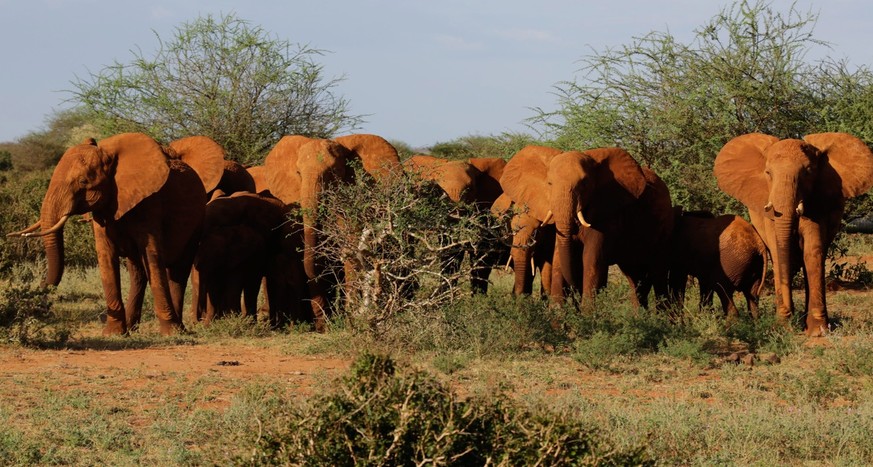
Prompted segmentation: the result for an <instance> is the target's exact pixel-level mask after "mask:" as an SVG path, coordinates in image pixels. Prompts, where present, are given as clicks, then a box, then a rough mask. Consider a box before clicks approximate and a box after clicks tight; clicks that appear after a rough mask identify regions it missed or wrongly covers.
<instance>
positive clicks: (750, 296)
mask: <svg viewBox="0 0 873 467" xmlns="http://www.w3.org/2000/svg"><path fill="white" fill-rule="evenodd" d="M753 290H758V286H757V285H752V289H751V290H743V296H744V297H746V307H747V308H748V309H749V314H751V315H752V319H753V320H755V321H757V320H758V297H757V295H755V293H754V292H753Z"/></svg>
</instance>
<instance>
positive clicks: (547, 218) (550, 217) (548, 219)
mask: <svg viewBox="0 0 873 467" xmlns="http://www.w3.org/2000/svg"><path fill="white" fill-rule="evenodd" d="M550 220H552V211H549V212H547V213H546V217H545V219H543V225H546V224H548V223H549V221H550Z"/></svg>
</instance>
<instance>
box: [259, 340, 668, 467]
mask: <svg viewBox="0 0 873 467" xmlns="http://www.w3.org/2000/svg"><path fill="white" fill-rule="evenodd" d="M250 463H252V464H258V465H261V464H266V465H278V464H283V465H284V464H290V465H300V464H307V465H337V466H340V465H422V464H425V463H431V464H434V465H440V464H442V465H640V464H643V465H648V464H651V462H650V461H649V460H648V459H647V458H646V456H645V454H644V452H643V451H642V449H634V450H631V451H628V452H620V451H617V450H613V449H610V448H609V447H608V446H606V445H605V444H604V443H603V442H602V441H601V440H600V439H599V437H598V436H596V433H593V432H592V431H590V430H589V429H587V428H585V427H584V426H583V425H582V424H581V423H580V422H579V421H577V420H573V419H571V418H570V417H567V416H564V415H562V414H552V413H530V412H527V411H524V410H520V409H518V408H516V407H514V406H513V405H512V404H511V403H509V402H508V401H507V399H505V398H504V397H502V396H500V395H498V396H496V397H494V398H493V399H490V400H481V399H469V400H463V399H461V398H459V397H458V396H456V395H455V394H454V393H452V391H450V390H449V388H447V387H446V386H445V385H443V384H441V383H439V382H438V381H436V380H435V379H433V378H432V377H430V376H428V375H426V374H424V373H421V372H410V373H408V374H402V373H398V372H397V371H396V370H395V365H394V362H393V361H392V360H391V359H389V358H386V357H382V356H374V355H371V354H364V355H362V356H361V357H359V358H358V359H357V360H356V361H355V363H354V364H353V366H352V372H351V375H349V376H347V377H345V378H344V379H342V380H341V382H340V386H339V389H338V390H337V391H336V392H335V393H333V394H328V395H324V396H320V397H315V398H313V399H312V400H311V401H310V403H309V404H308V405H307V406H306V407H305V408H303V409H299V410H297V411H295V412H292V413H291V415H290V416H289V418H288V420H287V423H283V424H282V425H281V428H280V429H277V430H275V431H274V432H272V433H268V434H267V435H265V436H264V437H262V438H261V439H260V440H259V445H258V447H257V449H256V451H255V453H254V455H253V457H252V458H251V459H250Z"/></svg>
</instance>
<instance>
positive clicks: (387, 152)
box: [334, 134, 403, 180]
mask: <svg viewBox="0 0 873 467" xmlns="http://www.w3.org/2000/svg"><path fill="white" fill-rule="evenodd" d="M334 141H336V142H337V143H339V144H341V145H342V146H344V147H345V148H346V149H348V150H349V151H351V152H352V153H354V154H355V155H356V156H357V157H358V158H359V159H360V160H361V163H362V165H363V166H364V170H365V171H366V172H367V173H368V174H370V175H372V176H373V178H375V179H376V180H385V179H386V178H387V177H389V176H390V175H391V174H399V173H400V172H401V171H402V170H403V169H402V167H401V165H400V156H398V155H397V149H395V148H394V146H392V145H391V143H389V142H388V141H387V140H386V139H385V138H383V137H381V136H377V135H368V134H356V135H346V136H340V137H338V138H334Z"/></svg>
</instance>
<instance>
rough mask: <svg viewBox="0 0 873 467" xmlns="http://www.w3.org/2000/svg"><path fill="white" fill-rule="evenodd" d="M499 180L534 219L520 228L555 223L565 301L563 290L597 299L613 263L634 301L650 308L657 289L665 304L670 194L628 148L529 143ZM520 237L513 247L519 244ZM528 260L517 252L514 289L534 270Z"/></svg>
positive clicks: (554, 279) (558, 290)
mask: <svg viewBox="0 0 873 467" xmlns="http://www.w3.org/2000/svg"><path fill="white" fill-rule="evenodd" d="M500 185H501V186H502V187H503V190H504V192H505V193H506V194H507V195H508V196H509V197H510V198H511V199H512V201H513V202H514V203H515V204H516V205H517V206H518V207H519V208H520V209H521V210H522V211H523V212H526V213H527V214H528V215H529V216H530V217H529V219H530V222H529V223H528V224H525V225H523V226H519V227H521V228H520V229H519V232H533V231H535V230H536V229H537V228H539V227H540V226H541V225H542V224H550V223H553V224H554V226H555V247H554V252H553V258H552V264H551V281H550V289H551V290H550V295H551V296H552V298H554V299H555V300H558V301H560V300H562V299H563V296H564V294H565V287H566V288H569V289H570V290H577V291H579V292H581V294H582V298H583V299H584V300H586V301H593V299H594V295H595V292H596V290H598V289H600V288H602V287H605V286H606V279H607V272H608V267H609V265H611V264H617V265H618V266H619V268H620V269H621V270H622V272H623V273H624V275H625V277H626V278H627V279H628V281H629V282H630V284H631V288H632V290H633V292H634V293H633V294H632V296H631V299H632V301H633V303H634V304H635V305H636V306H643V307H647V306H648V294H649V291H650V290H651V289H652V287H654V289H655V294H656V297H657V298H658V300H659V302H660V303H663V302H666V300H667V298H668V297H667V260H668V255H669V241H670V235H671V233H672V230H673V208H672V202H671V199H670V192H669V190H668V189H667V186H666V184H664V182H663V181H662V180H661V179H660V178H659V177H658V176H657V175H656V174H655V173H654V172H653V171H651V170H650V169H648V168H643V167H641V166H640V165H639V164H638V163H637V161H636V160H634V158H633V157H631V155H630V154H628V153H627V152H626V151H624V150H623V149H621V148H598V149H589V150H586V151H584V152H583V151H568V152H562V151H560V150H558V149H554V148H549V147H545V146H527V147H525V148H522V149H521V150H520V151H519V152H517V153H516V154H515V155H513V157H512V158H511V159H510V160H509V162H508V163H507V164H506V168H505V169H504V171H503V176H502V177H501V179H500ZM531 224H532V225H531ZM516 237H519V234H516ZM517 240H518V238H516V239H515V240H513V244H514V245H519V247H520V246H521V245H522V244H521V243H520V242H519V241H517ZM519 247H514V249H517V248H519ZM529 258H530V256H529V255H526V257H525V258H524V260H523V261H516V258H515V254H514V255H513V262H514V264H515V272H516V285H515V290H518V289H519V284H522V285H523V283H524V278H525V277H527V275H528V274H529V273H528V272H527V268H528V267H529V266H528V262H529ZM519 276H521V278H520V277H519Z"/></svg>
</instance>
